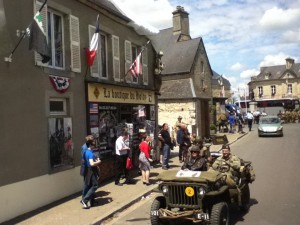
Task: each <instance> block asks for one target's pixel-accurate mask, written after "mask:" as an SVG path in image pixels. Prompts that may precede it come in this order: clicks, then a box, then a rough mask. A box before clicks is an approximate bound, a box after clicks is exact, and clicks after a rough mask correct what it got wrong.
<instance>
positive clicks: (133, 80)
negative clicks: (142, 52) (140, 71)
mask: <svg viewBox="0 0 300 225" xmlns="http://www.w3.org/2000/svg"><path fill="white" fill-rule="evenodd" d="M133 49H134V51H135V54H134V52H133ZM138 54H139V47H138V46H137V45H135V44H132V43H131V56H132V60H131V63H133V62H134V60H136V57H137V56H138ZM131 82H132V83H133V84H137V83H138V82H139V77H137V78H134V77H133V76H131Z"/></svg>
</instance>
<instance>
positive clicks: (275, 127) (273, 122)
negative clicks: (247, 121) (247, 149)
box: [258, 116, 283, 137]
mask: <svg viewBox="0 0 300 225" xmlns="http://www.w3.org/2000/svg"><path fill="white" fill-rule="evenodd" d="M261 136H280V137H283V127H282V124H281V120H280V118H279V117H277V116H264V117H261V118H260V120H259V124H258V137H261Z"/></svg>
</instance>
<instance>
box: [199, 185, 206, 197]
mask: <svg viewBox="0 0 300 225" xmlns="http://www.w3.org/2000/svg"><path fill="white" fill-rule="evenodd" d="M205 193H206V190H205V188H203V187H199V189H198V195H199V197H200V198H203V196H204V195H205Z"/></svg>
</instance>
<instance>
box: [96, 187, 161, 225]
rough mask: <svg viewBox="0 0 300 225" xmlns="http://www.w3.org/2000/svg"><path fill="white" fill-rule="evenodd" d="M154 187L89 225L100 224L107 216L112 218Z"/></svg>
mask: <svg viewBox="0 0 300 225" xmlns="http://www.w3.org/2000/svg"><path fill="white" fill-rule="evenodd" d="M154 189H155V187H154V188H152V189H151V190H149V191H147V192H145V193H144V194H142V195H139V196H137V197H136V198H135V199H133V200H132V201H130V202H128V203H126V204H125V205H123V206H122V207H120V208H119V209H117V210H115V211H113V212H112V213H110V214H108V215H107V216H105V217H103V218H101V219H99V220H97V221H96V222H93V223H91V225H101V224H102V223H103V222H104V221H106V220H108V219H109V218H112V217H113V215H114V214H116V213H120V212H122V211H124V210H125V209H127V208H128V207H130V206H132V205H133V204H135V203H137V202H138V201H139V200H140V199H141V198H142V197H143V196H145V195H149V194H150V193H151V192H153V190H154Z"/></svg>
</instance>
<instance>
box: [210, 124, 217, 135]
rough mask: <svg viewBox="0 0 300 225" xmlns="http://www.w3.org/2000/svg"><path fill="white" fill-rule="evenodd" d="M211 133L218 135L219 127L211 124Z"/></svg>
mask: <svg viewBox="0 0 300 225" xmlns="http://www.w3.org/2000/svg"><path fill="white" fill-rule="evenodd" d="M210 133H211V134H216V133H217V126H216V125H215V124H213V123H212V124H210Z"/></svg>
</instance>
